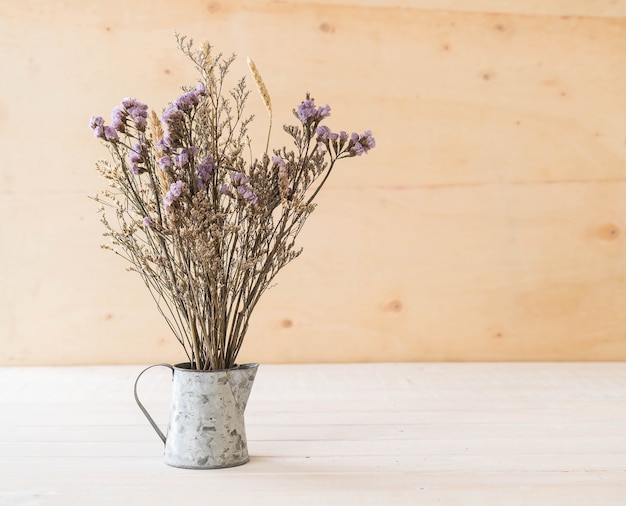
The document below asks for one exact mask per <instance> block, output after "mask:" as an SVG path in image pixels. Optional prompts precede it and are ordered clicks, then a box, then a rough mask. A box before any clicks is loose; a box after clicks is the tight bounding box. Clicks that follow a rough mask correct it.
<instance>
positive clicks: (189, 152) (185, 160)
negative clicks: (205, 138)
mask: <svg viewBox="0 0 626 506" xmlns="http://www.w3.org/2000/svg"><path fill="white" fill-rule="evenodd" d="M197 154H198V149H197V148H195V147H193V146H191V147H188V148H182V149H181V150H180V153H179V154H177V155H174V163H175V164H176V165H177V166H178V167H180V168H184V167H186V166H187V165H189V162H190V160H191V159H192V158H193V157H194V156H196V155H197Z"/></svg>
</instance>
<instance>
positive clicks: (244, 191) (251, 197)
mask: <svg viewBox="0 0 626 506" xmlns="http://www.w3.org/2000/svg"><path fill="white" fill-rule="evenodd" d="M237 193H239V195H241V196H242V197H243V198H244V199H246V200H247V201H248V202H252V203H253V204H258V203H259V198H258V197H257V196H256V195H255V194H254V192H253V191H252V190H251V189H250V188H249V187H248V186H246V185H245V184H242V185H241V186H239V187H238V188H237Z"/></svg>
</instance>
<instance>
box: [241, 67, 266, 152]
mask: <svg viewBox="0 0 626 506" xmlns="http://www.w3.org/2000/svg"><path fill="white" fill-rule="evenodd" d="M247 62H248V67H249V68H250V72H252V76H253V77H254V82H255V83H256V86H257V88H258V90H259V93H260V95H261V97H262V98H263V102H264V103H265V107H266V108H267V113H268V114H269V117H270V126H269V129H268V132H267V144H266V146H265V152H266V153H267V150H268V149H269V145H270V133H271V131H272V99H271V98H270V94H269V92H268V91H267V87H266V86H265V83H264V82H263V78H262V77H261V73H260V72H259V69H257V68H256V65H255V64H254V62H253V61H252V60H251V59H250V57H249V56H248V58H247Z"/></svg>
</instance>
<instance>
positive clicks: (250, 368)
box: [135, 363, 259, 469]
mask: <svg viewBox="0 0 626 506" xmlns="http://www.w3.org/2000/svg"><path fill="white" fill-rule="evenodd" d="M159 366H163V367H168V368H169V369H171V370H172V375H173V380H172V397H171V402H170V413H169V425H168V429H167V436H165V435H164V434H163V433H162V432H161V430H160V429H159V427H158V426H157V425H156V423H155V422H154V420H153V419H152V417H151V416H150V415H149V414H148V411H147V410H146V408H144V406H143V405H142V404H141V402H140V401H139V397H138V396H137V383H138V382H139V378H141V375H142V374H143V373H145V372H146V371H147V370H148V369H151V368H152V367H159ZM258 367H259V364H243V365H240V366H236V367H233V368H232V369H224V370H219V371H198V370H196V369H192V367H191V364H189V363H184V364H177V365H173V366H172V365H169V364H156V365H151V366H150V367H147V368H146V369H144V370H143V371H141V373H139V376H137V380H136V381H135V400H136V401H137V405H138V406H139V408H140V409H141V411H142V412H143V414H144V415H145V416H146V418H147V419H148V421H149V422H150V425H152V427H153V428H154V430H155V431H156V433H157V434H158V435H159V437H160V438H161V440H162V441H163V443H164V444H165V463H166V464H168V465H170V466H174V467H182V468H185V469H217V468H221V467H233V466H239V465H241V464H245V463H246V462H248V444H247V441H246V428H245V424H244V411H245V409H246V404H247V402H248V397H249V396H250V391H251V390H252V384H253V382H254V378H255V376H256V372H257V369H258Z"/></svg>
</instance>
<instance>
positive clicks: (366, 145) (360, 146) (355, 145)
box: [349, 130, 376, 156]
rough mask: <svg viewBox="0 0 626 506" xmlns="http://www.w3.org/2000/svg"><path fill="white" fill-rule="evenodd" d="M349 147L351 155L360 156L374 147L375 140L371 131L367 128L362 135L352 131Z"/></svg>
mask: <svg viewBox="0 0 626 506" xmlns="http://www.w3.org/2000/svg"><path fill="white" fill-rule="evenodd" d="M349 147H350V148H349V149H350V154H351V155H352V156H355V155H356V156H361V155H362V154H363V153H367V152H368V151H369V150H370V149H372V148H374V147H376V140H375V139H374V137H372V131H371V130H367V131H366V132H365V133H363V134H362V135H359V134H357V133H355V132H352V134H351V135H350V144H349Z"/></svg>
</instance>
